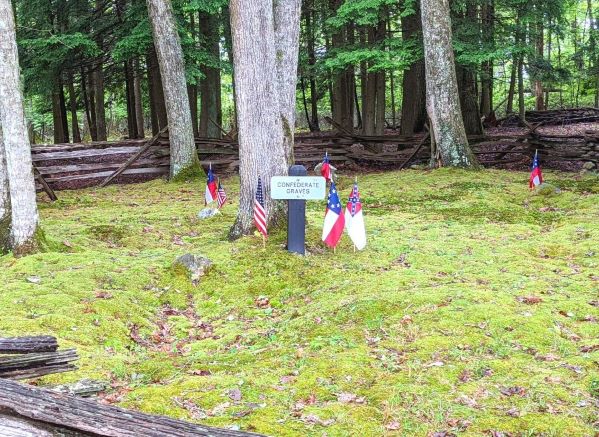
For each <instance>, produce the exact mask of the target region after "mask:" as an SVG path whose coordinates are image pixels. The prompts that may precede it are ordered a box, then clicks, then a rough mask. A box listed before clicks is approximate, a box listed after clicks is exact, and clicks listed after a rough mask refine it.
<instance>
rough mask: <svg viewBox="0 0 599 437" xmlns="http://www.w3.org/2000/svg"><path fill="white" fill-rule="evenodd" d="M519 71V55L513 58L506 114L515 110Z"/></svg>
mask: <svg viewBox="0 0 599 437" xmlns="http://www.w3.org/2000/svg"><path fill="white" fill-rule="evenodd" d="M517 71H518V57H517V56H516V55H514V57H513V58H512V71H511V73H510V87H509V90H508V94H507V104H506V107H505V112H506V114H510V113H512V112H514V93H515V91H516V72H517Z"/></svg>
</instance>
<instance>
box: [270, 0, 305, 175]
mask: <svg viewBox="0 0 599 437" xmlns="http://www.w3.org/2000/svg"><path fill="white" fill-rule="evenodd" d="M274 5H275V6H274V28H275V38H276V41H277V45H276V50H277V51H276V62H277V75H278V82H279V92H278V95H279V109H280V111H281V122H282V124H283V147H284V149H285V158H286V160H287V165H288V166H289V165H292V164H293V162H294V159H293V143H294V132H295V92H296V89H297V63H298V55H299V36H300V18H301V13H302V1H301V0H277V1H275V2H274Z"/></svg>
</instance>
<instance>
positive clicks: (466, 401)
mask: <svg viewBox="0 0 599 437" xmlns="http://www.w3.org/2000/svg"><path fill="white" fill-rule="evenodd" d="M456 402H457V403H458V404H461V405H466V406H467V407H470V408H476V407H477V406H478V403H477V402H476V399H474V398H470V397H468V396H466V395H460V396H459V397H458V398H457V399H456Z"/></svg>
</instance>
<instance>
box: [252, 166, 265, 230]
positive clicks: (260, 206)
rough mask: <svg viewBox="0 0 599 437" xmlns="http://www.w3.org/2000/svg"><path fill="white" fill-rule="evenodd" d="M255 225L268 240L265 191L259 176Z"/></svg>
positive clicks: (255, 202) (255, 199) (255, 201)
mask: <svg viewBox="0 0 599 437" xmlns="http://www.w3.org/2000/svg"><path fill="white" fill-rule="evenodd" d="M254 223H255V224H256V228H257V229H258V231H259V232H260V233H261V234H262V235H263V236H264V237H265V238H266V237H267V236H268V231H267V230H266V209H265V208H264V190H263V189H262V179H261V178H260V176H258V188H256V196H255V197H254Z"/></svg>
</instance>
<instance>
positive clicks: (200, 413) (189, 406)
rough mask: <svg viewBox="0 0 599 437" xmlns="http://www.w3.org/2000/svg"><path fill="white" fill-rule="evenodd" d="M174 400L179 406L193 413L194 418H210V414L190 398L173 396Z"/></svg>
mask: <svg viewBox="0 0 599 437" xmlns="http://www.w3.org/2000/svg"><path fill="white" fill-rule="evenodd" d="M173 401H174V402H175V404H176V405H177V406H179V407H181V408H183V409H185V410H187V411H188V412H189V414H190V415H191V417H192V419H196V420H202V419H207V418H208V414H207V413H206V412H205V411H204V410H202V409H201V408H200V407H198V406H197V405H196V404H194V403H193V402H192V401H190V400H189V399H181V398H176V397H175V398H173Z"/></svg>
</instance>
